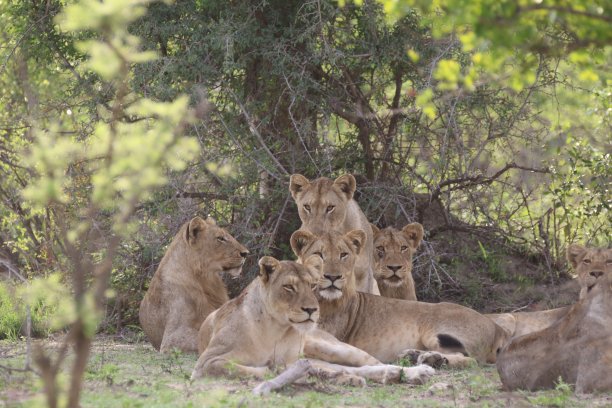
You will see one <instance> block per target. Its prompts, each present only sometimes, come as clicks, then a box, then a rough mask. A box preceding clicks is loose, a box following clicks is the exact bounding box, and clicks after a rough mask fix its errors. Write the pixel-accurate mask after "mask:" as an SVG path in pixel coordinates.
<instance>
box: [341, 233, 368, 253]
mask: <svg viewBox="0 0 612 408" xmlns="http://www.w3.org/2000/svg"><path fill="white" fill-rule="evenodd" d="M344 236H345V237H346V238H348V240H349V241H350V243H351V246H352V248H353V251H355V253H356V254H359V252H361V249H362V248H363V246H364V245H365V242H366V233H365V232H363V230H360V229H358V230H352V231H349V232H347V233H346V234H345V235H344Z"/></svg>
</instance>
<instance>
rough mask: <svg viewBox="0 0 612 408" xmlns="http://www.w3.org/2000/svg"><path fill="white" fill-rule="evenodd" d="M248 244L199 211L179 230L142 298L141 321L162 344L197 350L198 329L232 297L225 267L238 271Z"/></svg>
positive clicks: (165, 348)
mask: <svg viewBox="0 0 612 408" xmlns="http://www.w3.org/2000/svg"><path fill="white" fill-rule="evenodd" d="M247 254H248V251H247V249H246V248H245V247H244V246H242V245H241V244H240V243H238V241H236V240H235V239H234V238H233V237H232V236H231V235H230V234H228V233H227V232H226V231H225V230H223V229H222V228H219V227H218V226H216V225H215V223H214V221H213V220H212V219H207V220H206V221H205V220H203V219H202V218H200V217H195V218H193V219H192V220H191V221H189V222H187V223H185V224H184V225H183V226H182V227H181V229H180V230H179V232H178V233H177V234H176V235H175V236H174V239H173V240H172V243H171V244H170V246H169V247H168V250H167V251H166V254H165V255H164V257H163V258H162V261H161V263H160V264H159V267H158V268H157V271H156V272H155V275H154V276H153V279H152V280H151V283H150V285H149V289H148V290H147V293H146V294H145V297H144V299H143V300H142V302H141V303H140V311H139V320H140V325H141V327H142V329H143V331H144V332H145V334H146V335H147V338H148V339H149V341H150V342H151V344H152V345H153V347H155V348H156V349H157V350H160V351H161V352H167V351H169V350H171V349H172V348H178V349H180V350H182V351H184V352H196V351H197V341H196V339H197V333H198V329H199V328H200V326H201V324H202V322H203V321H204V319H205V318H206V316H208V315H209V314H210V313H211V312H212V311H213V310H215V309H217V308H218V307H219V306H221V305H222V304H223V303H225V302H227V300H228V295H227V289H226V288H225V285H224V283H223V281H222V280H221V276H220V274H221V272H223V271H227V272H229V273H231V274H233V275H238V274H239V273H240V271H241V268H242V264H243V263H244V259H245V257H246V255H247Z"/></svg>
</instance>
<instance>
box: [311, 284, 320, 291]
mask: <svg viewBox="0 0 612 408" xmlns="http://www.w3.org/2000/svg"><path fill="white" fill-rule="evenodd" d="M318 286H319V285H317V284H316V283H313V284H312V285H310V289H311V290H312V291H313V292H314V291H315V290H317V287H318Z"/></svg>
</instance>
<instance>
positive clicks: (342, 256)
mask: <svg viewBox="0 0 612 408" xmlns="http://www.w3.org/2000/svg"><path fill="white" fill-rule="evenodd" d="M347 256H348V252H342V253H341V254H340V259H346V257H347Z"/></svg>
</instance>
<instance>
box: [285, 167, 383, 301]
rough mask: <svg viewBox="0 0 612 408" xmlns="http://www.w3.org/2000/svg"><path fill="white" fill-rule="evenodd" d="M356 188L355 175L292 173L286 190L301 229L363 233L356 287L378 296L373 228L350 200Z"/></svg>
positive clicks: (319, 231)
mask: <svg viewBox="0 0 612 408" xmlns="http://www.w3.org/2000/svg"><path fill="white" fill-rule="evenodd" d="M356 187H357V182H356V181H355V177H353V176H352V175H351V174H345V175H343V176H340V177H338V178H337V179H336V180H331V179H329V178H327V177H320V178H318V179H316V180H313V181H309V180H308V179H307V178H306V177H304V176H302V175H301V174H294V175H292V176H291V180H290V182H289V190H290V191H291V196H292V197H293V199H294V200H295V203H296V204H297V207H298V213H299V215H300V220H302V226H301V229H304V230H307V231H310V232H312V233H314V234H322V233H324V232H328V231H338V232H340V233H342V234H345V233H347V232H349V231H351V230H354V229H360V230H363V231H364V232H365V234H366V238H365V241H364V243H363V246H364V251H362V252H361V253H360V254H359V256H358V257H357V260H356V261H355V281H356V285H357V290H358V291H361V292H365V293H373V294H375V295H379V294H380V292H379V290H378V285H377V284H376V280H375V279H374V259H373V256H372V255H373V253H372V252H373V248H374V247H373V246H372V227H371V226H370V223H369V222H368V220H367V218H366V216H365V215H364V214H363V211H361V208H359V204H357V202H356V201H355V200H354V199H353V194H354V193H355V189H356Z"/></svg>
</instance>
